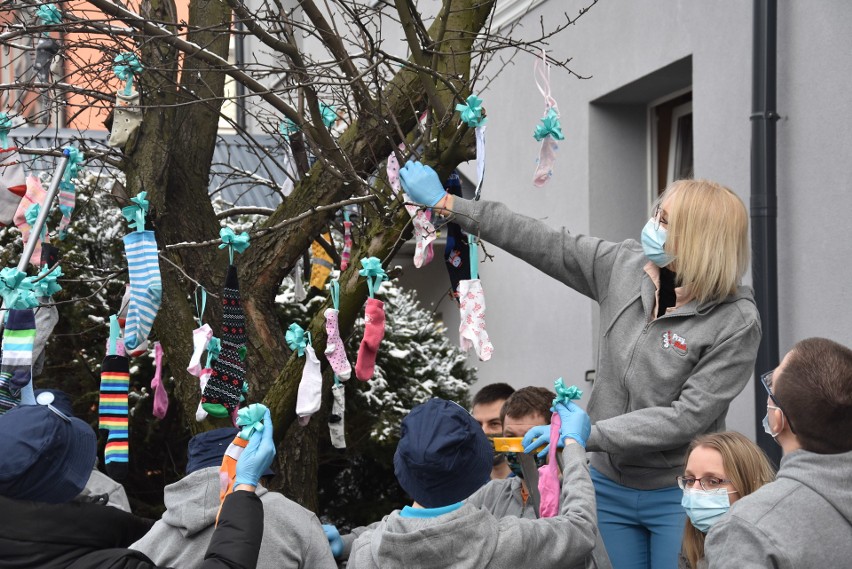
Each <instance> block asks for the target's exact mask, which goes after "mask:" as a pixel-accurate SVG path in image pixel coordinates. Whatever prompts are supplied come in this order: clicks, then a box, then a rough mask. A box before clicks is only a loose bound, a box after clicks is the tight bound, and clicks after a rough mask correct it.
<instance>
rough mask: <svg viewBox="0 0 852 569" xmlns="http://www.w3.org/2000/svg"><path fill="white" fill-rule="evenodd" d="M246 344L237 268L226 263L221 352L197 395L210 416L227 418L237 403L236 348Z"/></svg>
mask: <svg viewBox="0 0 852 569" xmlns="http://www.w3.org/2000/svg"><path fill="white" fill-rule="evenodd" d="M245 345H246V317H245V314H244V313H243V307H242V304H241V302H240V283H239V280H238V278H237V268H236V267H235V266H234V265H230V266H228V276H227V277H226V279H225V288H224V290H223V292H222V351H221V352H220V354H219V358H218V359H216V361H215V362H213V370H212V371H211V373H210V379H209V380H208V381H207V386H206V387H205V388H204V392H203V393H202V395H201V406H202V407H203V408H204V410H205V411H207V412H208V413H209V414H211V415H213V416H214V417H227V416H229V415H230V414H231V412H232V411H233V410H234V408H236V407H239V405H240V394H241V393H242V389H243V381H245V376H246V365H245V362H244V361H243V358H242V357H240V350H242V349H245Z"/></svg>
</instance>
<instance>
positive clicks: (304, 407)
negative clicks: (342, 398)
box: [296, 344, 322, 427]
mask: <svg viewBox="0 0 852 569" xmlns="http://www.w3.org/2000/svg"><path fill="white" fill-rule="evenodd" d="M321 404H322V371H320V361H319V359H318V358H317V355H316V353H315V352H314V348H313V346H311V345H310V344H308V345H307V346H305V367H304V369H302V380H301V381H300V382H299V391H298V393H297V394H296V415H298V416H299V424H300V425H302V426H303V427H304V426H305V425H307V424H308V421H309V420H310V419H311V415H313V414H314V413H316V412H317V411H319V409H320V405H321Z"/></svg>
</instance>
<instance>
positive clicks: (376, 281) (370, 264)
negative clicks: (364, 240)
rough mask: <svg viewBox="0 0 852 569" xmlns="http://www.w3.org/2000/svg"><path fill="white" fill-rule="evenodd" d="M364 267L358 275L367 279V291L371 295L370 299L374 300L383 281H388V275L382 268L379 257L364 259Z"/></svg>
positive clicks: (362, 260)
mask: <svg viewBox="0 0 852 569" xmlns="http://www.w3.org/2000/svg"><path fill="white" fill-rule="evenodd" d="M361 266H362V267H363V268H362V269H361V270H360V271H358V274H359V275H361V276H362V277H365V278H366V279H367V291H368V292H369V293H370V298H373V297H374V296H375V294H376V293H377V292H379V287H381V286H382V281H386V280H388V274H387V273H386V272H385V270H384V269H383V268H382V262H381V261H380V260H379V258H378V257H364V258H363V259H361Z"/></svg>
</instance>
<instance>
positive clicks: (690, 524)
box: [677, 432, 775, 569]
mask: <svg viewBox="0 0 852 569" xmlns="http://www.w3.org/2000/svg"><path fill="white" fill-rule="evenodd" d="M774 479H775V470H774V469H773V468H772V465H771V464H769V460H767V458H766V455H765V454H763V451H762V450H760V448H759V447H758V446H757V445H756V444H754V443H753V442H751V441H750V440H748V439H747V438H745V437H744V436H743V435H741V434H740V433H736V432H726V433H714V434H712V435H703V436H701V437H698V438H696V439H695V440H694V441H692V444H691V445H689V450H688V451H687V453H686V469H685V470H684V472H683V476H678V477H677V482H678V486H680V487H681V488H682V489H683V507H684V509H686V513H687V517H688V519H687V521H686V529H685V530H684V533H683V551H682V553H681V559H680V567H681V569H703V568H704V567H706V566H707V562H706V561H705V560H704V537H705V535H706V534H707V531H708V530H709V529H710V528H711V527H713V525H714V524H715V523H716V522H717V521H719V519H720V518H721V517H722V516H724V515H726V514H727V513H728V509H729V508H730V507H731V505H733V503H734V502H736V501H737V500H739V499H740V498H743V497H745V496H748V495H749V494H751V493H752V492H754V491H755V490H757V489H758V488H760V487H761V486H763V485H764V484H768V483H770V482H772V481H773V480H774Z"/></svg>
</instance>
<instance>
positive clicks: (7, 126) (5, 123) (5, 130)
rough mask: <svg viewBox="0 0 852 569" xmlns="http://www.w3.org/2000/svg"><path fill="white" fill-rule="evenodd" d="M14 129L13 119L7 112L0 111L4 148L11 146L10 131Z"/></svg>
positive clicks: (1, 136) (1, 140)
mask: <svg viewBox="0 0 852 569" xmlns="http://www.w3.org/2000/svg"><path fill="white" fill-rule="evenodd" d="M11 130H12V119H10V118H9V115H8V114H6V113H0V146H2V147H3V150H6V149H7V148H9V131H11Z"/></svg>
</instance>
